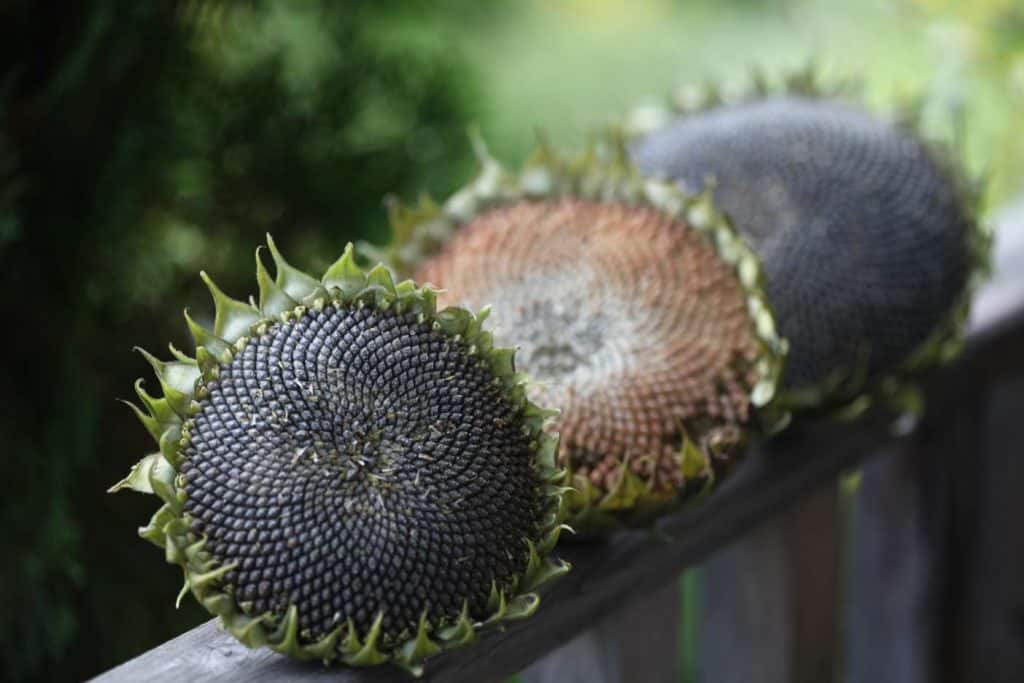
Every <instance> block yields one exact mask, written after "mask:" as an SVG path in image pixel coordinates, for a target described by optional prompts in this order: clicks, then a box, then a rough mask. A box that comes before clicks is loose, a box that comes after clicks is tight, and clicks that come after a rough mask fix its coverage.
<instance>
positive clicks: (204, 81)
mask: <svg viewBox="0 0 1024 683" xmlns="http://www.w3.org/2000/svg"><path fill="white" fill-rule="evenodd" d="M0 32H2V33H0V306H2V308H0V310H2V311H3V312H4V313H5V315H6V318H7V320H8V325H7V331H6V334H5V344H4V347H5V354H4V361H3V364H2V366H0V387H2V388H3V389H4V398H3V404H4V407H3V410H2V412H0V439H2V443H3V445H4V447H5V453H4V457H3V458H2V459H0V481H3V482H4V483H5V485H6V486H7V487H8V489H7V492H6V495H5V496H4V499H5V502H4V504H3V506H2V507H0V529H2V532H0V557H3V558H5V560H6V561H5V562H4V563H2V564H0V643H2V644H0V661H2V663H0V676H2V677H3V678H11V679H27V678H39V679H81V678H83V677H86V676H89V675H92V674H95V673H97V672H99V671H100V670H102V669H104V668H107V667H110V666H112V665H114V664H116V663H118V662H119V661H122V660H124V659H126V658H128V657H130V656H132V655H133V654H136V653H137V652H139V651H141V650H144V649H146V648H149V647H152V646H153V645H155V644H156V643H158V642H160V641H162V640H166V639H167V638H169V637H171V636H173V635H174V634H176V633H178V632H180V631H182V630H184V629H185V628H187V627H189V626H192V625H194V624H195V623H197V622H198V621H199V620H200V619H202V618H203V615H202V614H201V613H200V611H199V610H198V608H196V607H195V606H194V605H193V604H192V603H191V601H189V600H186V601H185V603H184V605H183V607H182V609H181V610H178V611H176V610H174V608H173V603H174V598H175V595H176V594H177V590H178V586H179V585H180V584H178V578H179V577H178V576H176V570H175V569H174V568H173V567H171V566H169V565H166V564H165V563H164V562H163V559H162V557H161V555H160V553H159V552H157V551H156V550H155V549H152V548H148V547H147V546H146V545H145V543H144V542H143V541H141V540H139V539H137V538H136V537H135V536H134V534H133V532H134V529H135V527H136V526H138V525H140V524H142V523H144V522H145V520H147V519H148V516H149V515H150V514H151V512H152V511H153V509H154V508H155V504H154V503H153V502H152V501H150V500H145V499H143V498H142V497H134V496H131V495H127V494H123V495H121V496H117V497H111V496H106V495H105V494H103V491H104V490H105V489H106V487H107V486H108V485H109V484H110V483H112V482H113V481H114V480H116V479H118V478H119V477H120V476H122V475H123V474H124V473H125V472H126V471H127V468H128V466H129V465H130V464H131V463H132V462H134V461H135V460H137V459H138V458H139V457H140V456H141V455H142V454H143V453H145V452H146V451H147V450H148V449H150V448H151V445H150V444H149V443H148V436H147V435H146V434H145V431H144V430H143V429H142V428H141V426H139V425H137V424H135V421H134V418H133V417H132V416H131V414H130V413H129V411H128V410H126V409H124V408H123V407H121V406H119V405H117V404H116V401H115V398H118V397H125V398H127V397H129V396H130V394H131V384H132V382H133V381H134V379H135V378H136V377H137V376H140V375H146V374H147V371H148V368H147V366H146V365H145V363H144V362H142V360H141V358H139V357H137V356H134V355H133V354H131V352H130V350H131V346H132V345H134V344H140V345H142V346H144V347H146V348H149V349H151V350H153V351H159V350H161V349H162V348H163V345H164V344H165V343H166V342H167V341H168V340H170V341H173V342H174V343H175V344H176V345H178V346H182V347H185V346H186V339H185V334H184V333H185V326H184V325H183V321H182V320H181V318H180V316H179V315H178V314H177V311H179V310H180V309H181V308H182V307H184V306H188V307H190V308H191V309H192V310H193V311H194V313H195V315H196V316H197V318H199V319H200V321H201V322H202V321H203V319H204V317H205V318H208V317H209V315H210V313H211V307H210V306H209V305H208V301H207V296H206V294H205V290H204V289H203V287H202V285H201V283H200V281H199V279H198V278H197V277H196V272H197V271H198V270H199V269H201V268H202V269H206V270H207V271H209V272H210V273H211V274H212V275H213V276H214V277H215V278H216V279H217V281H218V282H219V283H220V284H221V285H222V287H223V288H224V289H225V290H226V291H227V292H229V293H230V294H232V295H234V296H236V297H242V296H245V295H247V294H250V293H251V292H252V290H253V285H252V283H253V277H252V273H253V260H252V258H253V257H252V253H253V249H254V247H255V246H256V245H257V244H259V243H260V242H261V241H262V240H263V234H264V233H265V232H267V231H271V232H273V234H274V235H275V238H276V239H277V240H278V242H280V243H281V244H282V246H283V248H284V250H285V253H286V254H288V255H289V256H290V258H291V260H293V261H294V262H296V263H297V264H300V265H302V266H303V267H306V268H311V269H317V268H321V267H323V266H324V265H325V264H326V263H327V262H328V261H330V260H331V258H332V256H333V255H335V254H337V253H338V251H339V250H340V249H341V247H342V246H343V244H344V243H345V242H346V241H349V240H354V239H359V238H368V239H371V240H380V239H383V238H384V237H385V236H386V230H387V228H386V224H385V223H386V222H385V215H384V211H383V210H382V207H381V201H382V198H383V197H384V195H386V194H388V193H396V194H398V195H401V196H403V197H405V198H410V199H411V198H413V197H414V196H415V195H416V194H417V193H419V192H420V191H423V190H426V191H430V192H433V193H434V194H436V195H445V194H447V193H449V192H450V191H451V190H453V189H454V188H455V187H456V186H457V184H458V183H460V182H462V181H464V180H465V179H466V178H467V177H468V176H469V175H470V174H471V172H472V168H473V163H472V160H471V156H470V150H469V145H468V142H467V140H466V138H465V135H464V131H465V129H466V127H467V126H468V125H469V124H470V123H472V122H479V123H480V124H481V127H482V129H483V131H484V133H485V135H486V136H487V137H488V139H489V140H490V141H491V145H492V147H493V149H494V150H495V152H496V153H497V154H498V155H499V156H501V157H503V158H506V159H509V160H511V161H516V160H519V159H522V158H523V157H524V156H525V155H526V153H527V152H528V149H529V146H530V144H531V141H532V138H533V135H534V127H535V126H537V127H541V128H544V129H545V130H546V131H547V132H548V133H549V135H550V137H551V138H552V139H553V140H555V141H556V142H558V143H560V144H561V145H563V146H569V147H573V146H578V145H580V144H582V142H583V141H584V139H585V131H586V130H587V129H588V128H590V127H593V126H598V125H602V124H604V123H607V122H609V121H611V120H613V119H615V118H616V117H619V116H621V115H622V114H623V113H624V112H625V111H626V110H627V109H628V108H629V107H630V106H632V105H634V104H637V103H640V102H642V101H643V100H644V99H646V98H651V97H654V98H657V97H662V96H664V95H665V93H667V92H668V91H669V89H670V88H671V87H673V86H674V85H676V84H679V83H682V82H690V83H692V82H699V81H702V80H705V79H712V80H730V79H733V78H735V77H737V76H739V75H741V74H743V73H745V72H746V70H747V69H748V68H749V67H750V66H752V65H755V64H758V65H764V66H767V67H768V68H769V69H772V68H785V67H795V66H798V65H800V64H802V63H803V62H804V61H806V60H807V59H808V58H810V57H816V58H818V60H819V62H820V63H821V64H822V65H823V68H824V70H825V72H826V75H829V74H831V75H836V76H861V77H863V80H864V83H865V85H866V96H867V98H868V100H869V102H871V103H872V104H873V105H882V106H884V105H891V104H894V103H896V102H898V101H899V100H900V99H901V98H903V97H905V96H908V95H911V94H913V93H915V92H924V93H925V94H927V95H928V96H929V100H930V101H931V102H932V105H933V106H932V107H931V108H930V109H929V122H930V127H931V128H932V129H933V130H935V131H936V132H937V133H938V134H940V135H945V136H946V137H951V136H953V135H954V133H955V134H956V135H958V136H959V139H960V144H962V145H963V148H964V151H965V153H966V154H967V156H968V158H969V159H970V161H971V166H972V168H973V169H974V170H976V171H978V170H985V171H987V172H989V173H990V174H991V175H992V177H993V181H994V191H993V197H994V198H995V199H996V200H998V199H1001V198H1006V197H1008V196H1010V195H1011V194H1016V193H1019V192H1020V191H1021V189H1022V178H1024V137H1022V136H1020V135H1019V132H1018V131H1017V130H1016V127H1017V125H1018V124H1017V123H1016V121H1017V116H1016V112H1017V111H1018V110H1019V109H1020V108H1021V105H1022V104H1024V102H1022V100H1024V15H1022V12H1021V9H1020V5H1019V3H1017V2H1016V0H980V1H979V2H976V3H955V2H952V1H948V2H947V1H946V0H889V1H886V0H852V1H850V2H837V1H835V0H768V1H764V2H755V1H753V0H732V1H731V2H727V3H719V2H713V1H712V0H702V1H700V2H680V1H679V0H648V1H647V2H643V3H636V2H628V1H626V0H562V1H561V2H557V3H552V2H544V1H542V0H505V1H504V2H492V3H479V2H475V0H456V1H450V2H445V3H433V4H432V3H427V2H421V1H417V0H393V1H391V2H379V3H335V2H329V1H328V0H319V1H318V2H302V3H298V2H296V3H283V2H269V1H264V2H258V1H255V0H252V1H250V2H245V3H236V2H227V1H226V0H223V1H220V2H217V1H216V0H214V1H209V0H208V1H206V2H201V1H199V0H178V1H177V2H173V1H171V0H140V1H138V2H131V3H125V2H115V1H114V0H86V1H83V2H79V3H60V2H57V1H56V0H35V1H33V0H7V1H6V2H3V3H0ZM837 65H841V68H839V67H838V66H837ZM951 112H952V113H951Z"/></svg>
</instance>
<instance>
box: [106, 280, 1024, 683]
mask: <svg viewBox="0 0 1024 683" xmlns="http://www.w3.org/2000/svg"><path fill="white" fill-rule="evenodd" d="M1022 339H1024V277H1015V278H1013V277H1011V278H1008V279H1007V280H1004V281H1002V282H999V281H997V282H996V283H994V284H993V286H990V287H988V288H987V289H986V290H985V291H984V292H983V293H982V296H981V297H980V298H979V301H978V303H977V306H976V307H975V313H974V315H973V316H972V322H971V332H970V340H969V348H968V354H967V357H966V358H965V360H964V361H963V364H964V365H969V366H970V372H972V373H975V374H981V373H987V372H995V373H998V374H1005V373H1006V372H1007V371H1008V368H1010V367H1014V368H1018V369H1019V368H1020V367H1021V366H1024V357H1022V356H1024V354H1021V352H1020V349H1021V344H1022ZM946 375H948V373H939V374H938V375H937V376H936V377H934V378H933V380H932V381H931V382H930V390H929V393H930V394H931V395H932V396H933V397H935V396H939V395H941V394H942V392H943V385H944V383H945V379H947V377H946ZM902 441H905V439H903V438H900V437H893V436H892V435H891V433H890V430H889V425H888V421H887V420H886V419H885V417H884V416H879V415H874V416H869V417H868V418H867V419H865V420H864V421H862V422H861V423H857V424H827V423H815V424H806V425H804V426H803V427H802V428H801V429H799V430H796V431H793V432H791V433H788V434H784V435H783V437H782V438H779V439H778V440H776V441H774V442H772V443H770V444H768V445H766V446H762V447H760V448H754V449H752V450H753V452H752V453H751V454H750V455H749V457H748V458H747V460H746V462H745V463H743V465H742V466H741V467H739V468H738V471H737V472H736V473H735V476H734V477H733V478H731V479H730V480H729V481H727V482H726V483H725V484H724V485H723V486H722V487H721V488H720V489H719V490H718V491H717V492H715V494H714V495H713V496H711V498H709V499H708V500H707V501H706V502H705V503H704V504H702V505H700V506H698V507H694V508H690V509H684V510H681V511H679V512H677V513H675V514H672V515H669V516H666V517H665V518H663V519H661V520H659V521H658V523H657V524H656V525H655V526H654V528H653V529H652V530H640V531H630V532H624V533H621V534H618V535H616V536H615V537H614V538H613V539H611V540H610V541H608V542H604V543H593V544H586V545H584V544H580V545H576V546H571V545H570V546H566V547H565V549H564V555H565V556H566V557H567V558H568V559H570V560H571V561H572V562H573V563H574V565H575V570H574V571H573V572H571V573H570V574H569V575H568V576H566V577H565V578H564V579H562V580H561V581H559V582H558V584H557V586H555V587H554V588H555V590H553V591H549V592H548V593H547V594H546V595H545V596H544V601H543V605H542V607H541V609H540V610H539V611H538V613H537V614H536V615H535V616H534V617H533V618H531V619H529V620H526V621H524V622H519V623H516V624H513V625H511V626H509V627H508V628H507V629H506V630H505V631H503V632H501V633H493V634H489V635H486V636H484V638H483V642H481V643H479V644H478V645H477V646H476V647H472V648H468V649H466V650H464V651H462V652H454V653H450V654H446V655H443V656H440V657H438V658H437V659H436V660H435V661H432V662H430V665H429V667H428V671H427V675H426V679H427V680H443V681H480V680H493V679H495V678H496V677H500V676H504V675H509V674H512V673H515V672H517V671H520V670H522V669H523V668H525V667H526V666H527V665H528V664H529V663H530V662H532V661H535V660H536V659H537V658H538V657H540V656H542V655H543V654H545V653H546V652H549V651H551V650H552V649H553V648H555V647H557V646H558V645H560V644H561V643H564V642H566V641H568V640H569V639H571V638H572V637H574V636H575V635H577V634H578V633H580V632H582V631H583V630H585V629H586V628H587V627H588V626H589V625H591V624H594V623H597V622H599V621H600V620H601V618H602V617H603V616H605V615H607V614H608V613H610V612H612V611H613V610H615V609H616V608H619V607H621V606H622V605H623V604H625V602H626V601H627V600H629V599H631V598H633V597H634V596H636V595H639V594H642V593H645V592H649V591H651V590H654V589H656V588H657V587H658V586H660V585H662V584H664V582H666V581H668V580H669V579H671V578H672V577H674V576H676V575H678V574H679V572H680V571H681V570H682V569H683V568H685V567H687V566H690V565H693V564H696V563H698V562H700V561H701V560H703V559H704V558H705V557H706V556H707V555H708V554H709V553H710V552H711V551H713V550H715V549H716V548H720V547H722V546H724V545H725V544H727V543H728V542H729V541H730V540H732V539H734V538H737V537H738V536H740V535H742V534H744V533H746V532H748V531H749V530H750V529H752V528H753V527H755V526H757V525H758V524H759V523H761V522H763V521H764V520H765V519H767V518H768V517H770V516H771V515H774V514H778V513H780V512H782V511H784V510H786V509H789V508H790V507H791V506H792V505H793V504H794V503H795V502H796V501H798V500H799V499H800V498H801V497H802V496H803V495H806V493H807V492H808V491H810V490H812V489H815V488H817V487H819V486H821V485H822V484H824V483H827V482H830V481H833V480H834V479H835V477H836V476H837V475H838V474H839V473H841V472H843V471H845V470H847V469H849V468H851V467H853V466H855V465H857V464H858V463H860V462H861V461H863V460H864V459H865V458H866V457H868V456H869V455H871V454H873V453H876V452H878V451H879V450H880V448H881V447H882V446H883V445H886V444H893V443H897V444H898V443H900V442H902ZM326 676H330V677H331V679H332V680H334V681H339V682H344V681H387V680H403V679H404V678H405V675H404V674H402V673H401V672H399V671H395V670H391V669H388V668H383V669H379V670H375V671H353V670H344V669H334V670H330V671H325V670H324V669H323V668H322V667H320V666H318V665H316V664H302V663H297V662H292V661H289V660H287V659H285V658H283V657H279V656H277V655H274V654H273V653H269V652H265V651H261V650H257V651H250V650H247V649H246V648H244V647H243V646H241V645H239V644H237V643H236V642H235V641H234V640H233V639H232V638H231V637H230V636H228V635H225V634H223V633H220V632H218V631H217V630H216V628H215V627H214V626H213V624H212V623H207V624H204V625H202V626H200V627H198V628H196V629H194V630H192V631H190V632H188V633H186V634H184V635H182V636H180V637H179V638H176V639H174V640H172V641H169V642H168V643H165V644H164V645H162V646H160V647H157V648H155V649H153V650H151V651H149V652H147V653H145V654H143V655H141V656H139V657H137V658H136V659H133V660H131V661H129V662H126V663H125V664H122V665H121V666H119V667H116V668H115V669H112V670H111V671H109V672H107V673H105V674H103V675H101V676H100V677H99V678H98V679H96V680H100V681H104V682H106V683H112V682H119V681H135V680H150V681H180V680H189V681H203V680H210V679H212V678H216V679H217V680H222V681H261V680H271V679H273V680H312V679H316V678H320V677H326Z"/></svg>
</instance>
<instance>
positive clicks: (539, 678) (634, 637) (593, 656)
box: [520, 577, 680, 683]
mask: <svg viewBox="0 0 1024 683" xmlns="http://www.w3.org/2000/svg"><path fill="white" fill-rule="evenodd" d="M679 605H680V601H679V581H678V579H677V578H675V577H673V578H672V579H671V580H670V581H669V582H668V583H667V584H665V585H664V586H662V587H661V588H659V589H658V590H656V591H654V592H652V593H649V594H647V595H640V596H638V597H637V598H635V599H633V600H631V601H630V602H629V603H628V604H626V605H625V606H624V607H622V608H620V609H618V610H616V611H614V612H612V613H611V614H609V615H607V616H605V617H604V618H603V619H601V621H600V622H599V623H598V625H597V626H595V627H594V628H591V629H590V630H588V631H585V632H584V633H581V634H580V635H578V636H576V637H575V638H573V639H572V640H570V641H569V642H568V643H566V644H565V645H563V646H562V647H560V648H558V649H557V650H555V651H554V652H551V653H550V654H548V655H547V656H545V657H542V658H541V659H539V660H537V661H536V662H534V663H533V664H531V665H530V666H529V667H527V668H526V669H525V670H524V671H523V672H522V674H521V675H520V679H521V680H522V681H523V683H629V681H644V682H645V683H679V677H680V672H679V657H678V653H677V646H678V642H679Z"/></svg>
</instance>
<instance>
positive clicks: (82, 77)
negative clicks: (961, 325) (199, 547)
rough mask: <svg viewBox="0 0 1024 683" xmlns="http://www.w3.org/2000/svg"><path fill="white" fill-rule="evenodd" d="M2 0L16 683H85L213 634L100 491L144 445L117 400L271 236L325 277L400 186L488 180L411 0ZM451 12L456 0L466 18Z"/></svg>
mask: <svg viewBox="0 0 1024 683" xmlns="http://www.w3.org/2000/svg"><path fill="white" fill-rule="evenodd" d="M287 7H288V9H285V6H283V5H270V4H267V5H263V4H259V3H253V4H248V5H237V4H232V3H221V4H219V5H218V4H215V3H197V2H182V3H170V2H160V1H156V0H153V1H149V2H133V3H119V2H102V1H99V0H94V1H93V2H85V3H79V4H77V5H74V6H69V5H65V4H63V3H32V2H23V3H14V4H12V5H9V6H5V8H4V10H3V12H4V14H3V15H2V16H0V25H4V26H5V27H6V31H5V33H6V35H5V37H4V40H0V43H2V44H3V47H2V48H0V49H2V50H3V53H4V54H3V57H4V59H3V61H2V62H0V63H2V64H4V66H5V68H4V72H3V75H2V76H0V85H2V89H0V93H2V97H3V99H2V112H3V119H2V120H3V127H2V128H0V133H2V137H0V153H2V156H0V159H2V161H0V182H2V183H3V184H2V185H0V202H2V204H0V206H2V209H0V211H2V213H0V216H2V218H0V297H3V301H2V310H3V311H4V313H5V315H6V316H7V319H8V320H9V327H8V333H7V335H6V337H7V344H5V346H6V352H5V354H4V355H5V358H4V364H3V369H2V371H0V372H2V379H0V385H2V386H3V387H4V389H5V392H4V393H5V396H4V404H5V407H4V410H3V415H2V418H0V420H2V421H0V429H2V430H3V434H2V438H3V443H4V446H5V451H6V452H5V457H4V458H3V459H2V460H0V481H3V482H5V484H6V486H7V487H8V494H7V496H5V497H6V498H8V501H9V502H8V503H5V504H4V505H3V508H2V513H0V514H2V518H0V529H3V533H2V535H0V540H2V543H3V552H2V556H3V557H4V558H5V559H6V560H7V561H5V562H4V563H3V564H2V570H0V571H2V572H3V576H2V578H0V620H2V621H0V628H2V633H0V643H2V645H0V647H2V648H3V651H2V657H0V659H2V667H3V668H2V671H0V675H2V677H3V678H13V679H19V678H29V677H38V678H45V679H56V678H69V679H81V678H83V677H85V676H87V675H90V674H94V673H96V672H98V671H99V670H101V669H103V668H105V667H109V666H111V665H113V664H115V663H117V662H118V661H119V660H123V659H125V658H127V657H129V656H131V655H133V654H135V653H137V652H138V651H140V650H142V649H145V648H147V647H151V646H152V645H154V644H155V643H157V642H159V641H161V640H164V639H167V638H169V637H170V636H172V635H173V634H174V633H176V632H180V631H181V630H183V629H185V628H186V627H187V626H189V625H192V624H194V623H196V622H197V621H198V620H199V619H200V618H201V616H200V615H199V613H198V610H196V609H195V608H194V607H192V606H191V605H189V606H188V607H187V608H186V609H183V610H182V611H181V612H175V611H174V609H173V602H174V594H175V592H176V590H177V587H176V583H178V581H177V579H176V577H175V574H176V572H175V570H174V569H173V568H171V567H170V566H167V565H166V564H165V563H164V562H163V559H162V557H161V554H160V553H159V552H156V551H155V550H154V549H152V548H149V549H147V548H146V547H145V544H144V542H143V541H141V540H139V539H138V538H136V537H135V536H134V533H133V532H134V529H135V528H136V527H137V526H139V525H140V524H141V523H144V522H145V520H146V519H147V518H148V516H149V515H150V514H151V513H152V511H153V507H154V506H153V503H152V501H147V500H143V499H142V498H141V497H139V498H133V497H131V496H120V497H118V498H116V499H114V498H108V497H107V496H105V495H104V494H103V491H104V490H105V489H106V487H107V486H109V485H110V483H111V482H112V481H115V480H116V479H117V478H119V477H120V476H121V475H123V473H124V472H125V471H126V470H127V468H128V466H129V465H130V463H131V462H132V461H133V460H134V459H136V458H137V457H138V456H139V455H140V454H142V453H144V452H146V450H149V449H151V448H152V446H151V445H150V444H148V443H147V439H146V437H145V435H144V432H143V430H141V429H140V427H139V426H138V425H136V424H134V418H132V417H131V415H130V413H129V412H128V411H127V410H126V409H124V408H123V407H122V406H118V405H117V404H116V402H115V398H116V397H129V396H130V395H131V386H132V382H133V381H134V379H135V378H136V377H137V376H139V375H143V374H146V373H145V371H144V370H145V365H144V363H143V362H141V359H140V358H138V357H137V356H133V355H132V354H131V353H130V349H131V346H132V345H133V344H136V343H137V344H140V345H143V346H145V347H148V348H150V349H152V350H155V351H159V350H161V349H162V348H163V346H164V344H165V343H166V341H167V340H173V341H174V342H175V343H176V344H178V345H179V346H181V345H183V344H184V341H185V340H184V338H183V332H184V326H183V325H182V322H183V321H182V319H181V317H180V314H179V313H177V312H178V311H180V310H181V308H182V307H183V306H184V305H191V306H192V308H193V309H194V310H195V311H196V313H197V315H199V316H200V317H201V318H202V317H203V316H209V315H210V313H211V311H210V308H211V307H210V306H209V304H208V302H207V297H206V295H205V294H204V293H203V292H202V287H201V285H200V284H199V282H198V279H197V277H196V273H197V271H198V270H199V269H200V268H205V269H207V270H209V271H210V272H211V273H212V274H214V275H215V276H216V277H217V279H218V281H219V282H220V283H221V285H222V286H223V287H225V288H226V289H227V290H228V291H231V292H234V293H235V294H236V295H240V296H241V295H245V294H247V293H249V292H250V291H251V290H252V283H253V272H254V265H253V250H254V248H255V246H256V245H257V244H259V243H260V242H261V241H262V240H263V235H264V233H265V232H267V231H271V232H273V233H274V234H275V236H276V237H277V239H278V241H279V242H280V243H282V245H283V246H284V247H285V248H286V249H287V251H288V252H290V253H291V254H292V255H293V258H294V260H295V261H296V262H301V263H303V264H305V265H309V266H311V267H318V266H320V265H322V264H324V263H326V262H328V261H329V260H330V259H331V255H333V254H336V253H338V252H339V251H340V249H341V247H342V246H343V245H344V243H345V242H346V241H349V240H354V239H358V238H365V237H373V238H378V239H379V238H380V237H381V235H382V234H383V230H384V225H385V221H384V212H383V211H382V208H381V199H382V197H383V195H384V194H385V193H386V192H390V191H394V192H400V193H405V194H412V193H414V192H416V191H418V190H419V189H421V188H423V189H432V190H434V191H436V192H441V191H450V189H451V188H452V186H453V185H454V184H455V182H456V181H457V180H459V179H462V178H464V177H465V176H466V175H467V174H468V173H469V172H470V170H471V166H470V165H469V161H468V157H467V155H468V149H469V147H468V144H467V142H466V140H465V127H466V125H467V123H468V122H469V121H470V120H471V119H472V118H474V110H473V103H474V101H475V100H476V97H475V93H474V90H473V85H472V83H473V81H472V76H471V74H470V73H468V72H467V69H466V68H465V66H464V62H463V61H462V60H461V59H460V57H459V55H458V53H457V51H456V50H452V49H451V48H450V46H444V45H441V44H421V45H415V46H412V47H410V46H407V45H406V44H404V43H402V42H400V41H396V40H388V39H387V36H386V33H387V31H386V26H385V25H384V24H385V23H386V22H385V21H384V20H385V19H388V18H389V17H390V16H391V15H392V13H394V12H407V13H409V14H410V15H412V16H414V15H415V14H417V13H418V12H420V11H421V9H420V7H419V4H418V3H415V2H408V3H389V6H388V8H387V10H386V12H385V10H384V9H383V8H381V7H380V6H379V5H376V4H371V3H365V4H361V5H359V6H358V7H352V6H350V5H349V4H348V3H345V4H344V5H342V4H338V3H329V2H323V3H304V4H302V5H289V6H287ZM456 7H457V6H456Z"/></svg>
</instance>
